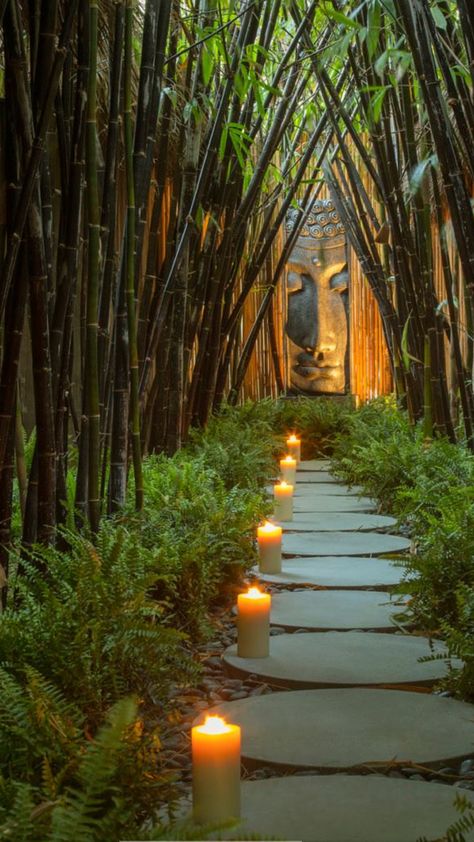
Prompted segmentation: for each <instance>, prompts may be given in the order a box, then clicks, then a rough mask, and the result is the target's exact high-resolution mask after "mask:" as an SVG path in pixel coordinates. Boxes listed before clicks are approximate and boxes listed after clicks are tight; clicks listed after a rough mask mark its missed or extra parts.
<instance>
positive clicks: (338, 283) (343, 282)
mask: <svg viewBox="0 0 474 842" xmlns="http://www.w3.org/2000/svg"><path fill="white" fill-rule="evenodd" d="M348 286H349V272H348V270H347V266H345V267H344V269H342V271H341V272H337V273H336V274H335V275H333V276H332V278H331V279H330V281H329V287H330V289H333V290H335V291H336V292H347V288H348Z"/></svg>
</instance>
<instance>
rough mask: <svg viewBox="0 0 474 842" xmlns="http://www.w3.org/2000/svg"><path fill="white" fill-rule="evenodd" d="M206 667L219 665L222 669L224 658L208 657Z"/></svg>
mask: <svg viewBox="0 0 474 842" xmlns="http://www.w3.org/2000/svg"><path fill="white" fill-rule="evenodd" d="M206 667H217V668H219V669H220V668H221V667H222V658H216V657H215V656H213V657H212V658H208V659H207V661H206Z"/></svg>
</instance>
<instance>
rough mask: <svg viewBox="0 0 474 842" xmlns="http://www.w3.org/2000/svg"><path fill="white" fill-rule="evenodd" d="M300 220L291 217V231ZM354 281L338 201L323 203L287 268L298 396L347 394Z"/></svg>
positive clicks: (308, 222) (314, 209) (292, 357)
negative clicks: (349, 299)
mask: <svg viewBox="0 0 474 842" xmlns="http://www.w3.org/2000/svg"><path fill="white" fill-rule="evenodd" d="M296 217H297V211H294V210H292V211H290V213H289V214H288V217H287V221H286V228H287V231H291V230H292V227H293V226H294V224H295V222H296ZM348 280H349V276H348V270H347V256H346V238H345V234H344V227H343V225H342V223H341V222H340V220H339V216H338V214H337V212H336V210H335V207H334V205H333V203H332V201H331V200H330V199H318V200H316V201H315V202H314V204H313V207H312V209H311V214H310V215H309V217H308V218H307V220H306V223H305V225H304V227H303V228H302V230H301V232H300V234H299V236H298V239H297V241H296V244H295V247H294V249H293V251H292V253H291V255H290V257H289V260H288V264H287V296H288V300H287V314H288V317H287V323H286V333H287V336H288V339H289V362H290V385H291V388H292V389H294V390H295V391H297V392H303V393H309V394H343V393H344V392H345V391H346V389H347V348H348V319H347V289H348Z"/></svg>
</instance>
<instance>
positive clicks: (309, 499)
mask: <svg viewBox="0 0 474 842" xmlns="http://www.w3.org/2000/svg"><path fill="white" fill-rule="evenodd" d="M376 509H377V503H376V502H375V500H371V499H370V497H355V496H354V495H353V494H347V495H346V496H345V497H343V496H342V495H336V494H330V495H329V494H327V495H326V496H324V497H323V496H322V495H321V494H315V495H314V496H310V495H309V494H308V495H301V496H300V497H299V496H298V495H297V496H296V497H294V498H293V511H294V513H295V515H297V514H299V513H300V512H308V513H314V512H373V511H376Z"/></svg>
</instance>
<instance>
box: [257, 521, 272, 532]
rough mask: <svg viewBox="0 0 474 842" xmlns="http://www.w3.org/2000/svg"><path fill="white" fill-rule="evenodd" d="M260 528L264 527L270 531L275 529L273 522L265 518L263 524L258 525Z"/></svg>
mask: <svg viewBox="0 0 474 842" xmlns="http://www.w3.org/2000/svg"><path fill="white" fill-rule="evenodd" d="M260 528H261V529H265V531H266V532H272V531H273V529H275V524H274V523H271V521H269V520H266V521H265V523H264V524H263V526H261V527H260Z"/></svg>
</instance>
